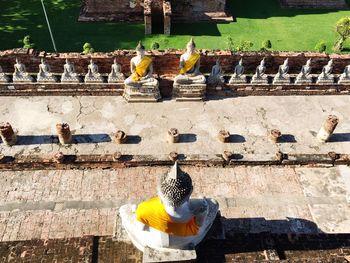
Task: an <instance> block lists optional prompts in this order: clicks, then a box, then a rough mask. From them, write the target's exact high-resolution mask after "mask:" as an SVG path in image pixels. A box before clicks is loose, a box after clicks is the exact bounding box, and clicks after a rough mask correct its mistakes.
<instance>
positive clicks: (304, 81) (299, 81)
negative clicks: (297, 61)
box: [295, 78, 312, 85]
mask: <svg viewBox="0 0 350 263" xmlns="http://www.w3.org/2000/svg"><path fill="white" fill-rule="evenodd" d="M308 84H312V78H307V79H298V78H297V79H296V80H295V85H308Z"/></svg>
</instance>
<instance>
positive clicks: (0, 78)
mask: <svg viewBox="0 0 350 263" xmlns="http://www.w3.org/2000/svg"><path fill="white" fill-rule="evenodd" d="M9 81H10V80H9V77H8V76H7V75H6V74H5V73H4V72H3V71H2V67H1V66H0V83H8V82H9Z"/></svg>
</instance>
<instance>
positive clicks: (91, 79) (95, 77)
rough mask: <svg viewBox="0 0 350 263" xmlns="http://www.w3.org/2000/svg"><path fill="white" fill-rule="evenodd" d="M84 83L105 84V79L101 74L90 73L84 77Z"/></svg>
mask: <svg viewBox="0 0 350 263" xmlns="http://www.w3.org/2000/svg"><path fill="white" fill-rule="evenodd" d="M84 82H85V83H87V84H95V83H103V77H102V76H101V75H100V74H92V73H90V74H89V73H88V74H86V75H85V77H84Z"/></svg>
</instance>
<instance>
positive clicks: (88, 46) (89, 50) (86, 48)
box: [83, 43, 95, 54]
mask: <svg viewBox="0 0 350 263" xmlns="http://www.w3.org/2000/svg"><path fill="white" fill-rule="evenodd" d="M94 52H95V49H94V48H93V47H92V45H91V44H90V43H85V44H84V46H83V53H84V54H91V53H94Z"/></svg>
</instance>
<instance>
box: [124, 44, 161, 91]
mask: <svg viewBox="0 0 350 263" xmlns="http://www.w3.org/2000/svg"><path fill="white" fill-rule="evenodd" d="M145 51H146V50H145V47H144V46H143V45H142V43H141V41H140V42H139V44H138V45H137V47H136V57H133V58H132V59H131V61H130V71H131V75H130V77H128V78H127V79H126V80H125V81H124V84H125V85H126V86H133V87H141V86H157V87H158V80H156V79H155V78H154V77H153V64H152V58H150V57H148V56H145Z"/></svg>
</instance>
